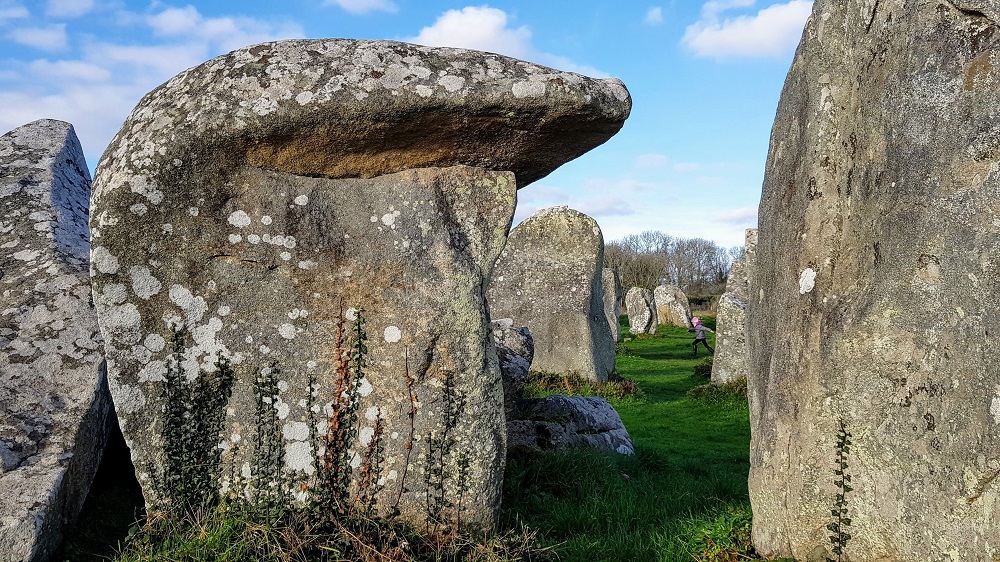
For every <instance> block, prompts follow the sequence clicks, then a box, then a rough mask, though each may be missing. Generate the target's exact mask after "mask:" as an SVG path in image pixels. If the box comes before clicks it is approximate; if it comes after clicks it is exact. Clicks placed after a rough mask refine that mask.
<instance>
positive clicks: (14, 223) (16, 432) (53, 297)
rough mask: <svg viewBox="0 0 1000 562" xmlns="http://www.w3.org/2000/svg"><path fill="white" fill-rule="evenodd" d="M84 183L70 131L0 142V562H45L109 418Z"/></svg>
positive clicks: (78, 496)
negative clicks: (90, 267)
mask: <svg viewBox="0 0 1000 562" xmlns="http://www.w3.org/2000/svg"><path fill="white" fill-rule="evenodd" d="M89 197H90V173H89V172H88V171H87V164H86V161H85V159H84V156H83V150H82V149H81V147H80V142H79V140H77V137H76V133H75V132H74V130H73V126H72V125H70V124H69V123H65V122H62V121H54V120H48V119H43V120H40V121H35V122H33V123H29V124H27V125H24V126H22V127H20V128H17V129H15V130H13V131H11V132H9V133H7V134H6V135H4V136H2V137H0V311H2V312H0V374H2V376H0V561H2V562H24V561H30V562H34V561H44V560H48V559H49V557H50V556H51V555H52V554H53V552H54V551H55V550H56V549H57V548H58V547H59V544H60V543H61V541H62V538H63V535H64V533H65V532H66V531H67V530H68V529H69V528H70V527H71V526H72V524H73V522H74V521H75V520H76V517H77V515H78V514H79V512H80V508H81V507H82V506H83V501H84V500H85V499H86V497H87V492H88V491H89V490H90V484H91V482H92V481H93V478H94V475H95V474H96V472H97V467H98V465H99V464H100V460H101V455H102V453H103V450H104V444H105V443H106V441H107V436H108V432H109V430H110V423H111V416H112V415H113V410H112V406H111V398H110V396H109V395H108V390H107V381H106V377H105V367H104V356H103V354H102V350H101V336H100V332H99V330H98V327H97V315H96V314H95V312H94V309H93V306H92V304H91V297H90V279H89V273H88V269H87V264H88V249H89V241H88V233H87V209H88V207H89Z"/></svg>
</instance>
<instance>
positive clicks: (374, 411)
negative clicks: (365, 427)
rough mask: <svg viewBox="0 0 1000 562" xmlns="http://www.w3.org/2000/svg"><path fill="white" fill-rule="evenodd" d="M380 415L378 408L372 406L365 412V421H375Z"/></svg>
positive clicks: (380, 411)
mask: <svg viewBox="0 0 1000 562" xmlns="http://www.w3.org/2000/svg"><path fill="white" fill-rule="evenodd" d="M381 414H382V410H381V409H379V407H378V406H372V407H371V408H368V409H367V410H365V419H366V420H368V421H375V420H377V419H378V417H379V416H380V415H381Z"/></svg>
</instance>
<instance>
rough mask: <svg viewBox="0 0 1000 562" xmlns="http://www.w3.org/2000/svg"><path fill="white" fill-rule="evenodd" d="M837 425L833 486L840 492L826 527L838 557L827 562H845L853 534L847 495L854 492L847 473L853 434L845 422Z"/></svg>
mask: <svg viewBox="0 0 1000 562" xmlns="http://www.w3.org/2000/svg"><path fill="white" fill-rule="evenodd" d="M837 424H838V427H837V443H836V449H837V456H836V467H835V468H834V470H833V474H834V476H835V478H834V481H833V484H834V485H835V486H836V487H837V488H838V492H837V495H836V499H835V500H834V502H833V508H832V509H831V510H830V514H831V515H832V516H833V517H834V520H833V522H832V523H830V524H829V525H827V526H826V528H827V529H828V530H829V531H830V542H831V543H833V547H832V549H831V550H832V551H833V554H835V555H836V556H837V557H836V558H827V559H826V560H827V562H843V560H844V549H845V548H847V542H848V541H849V540H851V534H850V533H848V532H847V531H848V528H849V527H850V526H851V519H850V517H848V515H847V494H848V492H850V491H851V490H853V488H852V487H851V475H850V474H848V473H847V469H848V468H849V465H848V463H847V457H848V455H849V454H850V453H851V432H849V431H847V426H846V425H844V420H839V421H838V422H837Z"/></svg>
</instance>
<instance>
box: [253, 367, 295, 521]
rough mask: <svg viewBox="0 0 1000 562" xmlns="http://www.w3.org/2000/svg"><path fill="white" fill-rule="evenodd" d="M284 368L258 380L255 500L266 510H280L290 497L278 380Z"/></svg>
mask: <svg viewBox="0 0 1000 562" xmlns="http://www.w3.org/2000/svg"><path fill="white" fill-rule="evenodd" d="M280 375H281V368H280V367H279V366H278V364H277V363H276V362H272V363H271V364H270V366H268V367H264V368H263V369H261V370H260V373H259V374H258V376H257V377H256V378H255V379H254V385H253V391H254V399H255V404H256V408H255V411H254V424H255V427H256V433H255V435H254V465H255V469H256V470H254V472H253V476H252V478H253V486H252V491H253V501H254V503H255V504H256V505H258V506H259V507H261V508H262V509H264V510H265V511H268V512H270V511H276V510H279V509H280V507H281V505H282V504H283V503H284V501H285V499H286V495H287V489H286V488H287V486H286V485H285V478H284V474H285V471H284V465H285V446H284V443H283V441H282V435H281V421H280V419H279V417H278V408H277V406H278V401H279V400H280V396H279V390H280V389H279V388H278V381H279V379H280Z"/></svg>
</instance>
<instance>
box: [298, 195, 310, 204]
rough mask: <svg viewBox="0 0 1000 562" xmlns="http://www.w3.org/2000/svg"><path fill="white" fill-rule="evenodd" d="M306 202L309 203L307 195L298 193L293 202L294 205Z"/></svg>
mask: <svg viewBox="0 0 1000 562" xmlns="http://www.w3.org/2000/svg"><path fill="white" fill-rule="evenodd" d="M308 203H309V196H308V195H299V196H297V197H296V198H295V204H296V205H299V206H302V205H306V204H308Z"/></svg>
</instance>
